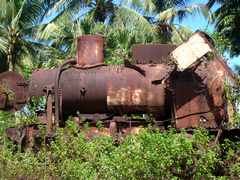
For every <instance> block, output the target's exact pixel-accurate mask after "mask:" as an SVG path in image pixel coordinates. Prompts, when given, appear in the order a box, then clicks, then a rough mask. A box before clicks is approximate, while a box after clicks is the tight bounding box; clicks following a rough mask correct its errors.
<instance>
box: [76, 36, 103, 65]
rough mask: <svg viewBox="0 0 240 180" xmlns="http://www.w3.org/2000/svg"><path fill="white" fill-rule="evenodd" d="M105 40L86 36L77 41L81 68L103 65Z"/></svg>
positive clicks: (78, 60)
mask: <svg viewBox="0 0 240 180" xmlns="http://www.w3.org/2000/svg"><path fill="white" fill-rule="evenodd" d="M103 46H104V39H103V37H102V36H99V35H94V36H93V35H84V36H80V37H78V39H77V64H78V65H79V66H86V65H95V64H101V63H103V61H104V60H103V59H104V55H103V48H104V47H103Z"/></svg>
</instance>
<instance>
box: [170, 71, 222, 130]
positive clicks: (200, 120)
mask: <svg viewBox="0 0 240 180" xmlns="http://www.w3.org/2000/svg"><path fill="white" fill-rule="evenodd" d="M173 89H174V102H173V103H174V107H175V119H176V128H196V127H204V128H217V127H218V124H217V122H216V118H215V112H214V107H213V106H212V105H211V97H210V96H209V95H208V91H207V88H206V87H205V86H203V85H202V83H201V81H199V79H197V77H196V76H195V75H194V74H192V73H181V74H179V75H178V76H177V77H176V78H175V79H174V87H173Z"/></svg>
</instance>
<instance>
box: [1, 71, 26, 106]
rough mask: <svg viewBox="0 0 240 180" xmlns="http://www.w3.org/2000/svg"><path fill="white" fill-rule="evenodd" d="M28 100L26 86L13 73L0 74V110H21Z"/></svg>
mask: <svg viewBox="0 0 240 180" xmlns="http://www.w3.org/2000/svg"><path fill="white" fill-rule="evenodd" d="M27 99H28V84H27V83H26V81H25V80H24V79H23V77H22V76H21V75H19V74H17V73H15V72H10V71H9V72H4V73H1V74H0V109H3V110H9V111H16V110H19V109H21V108H22V107H23V106H24V105H25V103H26V102H27Z"/></svg>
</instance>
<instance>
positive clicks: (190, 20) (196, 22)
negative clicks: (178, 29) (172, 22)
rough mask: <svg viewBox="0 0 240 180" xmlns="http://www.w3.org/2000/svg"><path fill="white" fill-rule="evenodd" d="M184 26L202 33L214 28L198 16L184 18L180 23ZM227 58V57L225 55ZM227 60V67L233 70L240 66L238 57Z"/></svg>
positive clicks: (196, 0) (205, 0) (202, 1)
mask: <svg viewBox="0 0 240 180" xmlns="http://www.w3.org/2000/svg"><path fill="white" fill-rule="evenodd" d="M206 2H207V0H191V2H190V3H204V4H205V3H206ZM217 8H218V5H215V6H214V7H213V10H215V9H217ZM181 24H182V25H184V26H187V27H189V28H191V29H192V30H193V31H195V30H198V29H199V30H203V31H208V32H212V31H213V30H214V26H213V25H211V24H210V25H209V24H208V22H207V20H206V19H205V18H204V17H203V16H201V15H199V14H196V15H193V16H188V17H186V18H185V19H184V20H183V22H182V23H181ZM226 56H227V57H228V55H226ZM228 59H229V65H230V66H231V67H232V68H234V66H235V65H240V57H234V58H230V57H229V58H228Z"/></svg>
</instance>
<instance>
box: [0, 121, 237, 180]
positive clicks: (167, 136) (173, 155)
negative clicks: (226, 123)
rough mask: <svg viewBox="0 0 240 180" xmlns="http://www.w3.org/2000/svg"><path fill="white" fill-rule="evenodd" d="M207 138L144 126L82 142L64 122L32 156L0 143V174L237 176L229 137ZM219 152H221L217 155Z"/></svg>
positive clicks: (44, 176) (203, 134) (40, 176)
mask: <svg viewBox="0 0 240 180" xmlns="http://www.w3.org/2000/svg"><path fill="white" fill-rule="evenodd" d="M210 140H211V138H210V136H209V135H208V133H207V132H206V131H204V130H197V131H196V132H195V133H194V134H193V136H190V135H189V134H187V133H186V132H181V133H177V132H175V131H174V130H170V131H168V132H164V133H160V132H151V131H150V130H148V129H145V130H142V131H141V132H140V134H138V135H129V136H128V137H126V138H125V139H124V140H123V142H122V143H121V144H119V145H118V146H116V145H114V143H113V140H112V138H110V137H95V138H93V139H91V140H86V139H85V136H84V134H83V133H81V132H79V129H78V127H77V126H76V125H75V124H74V123H73V122H72V121H70V122H68V124H67V127H66V128H65V129H60V128H59V129H58V130H57V133H56V137H55V140H54V142H52V145H51V147H49V148H47V149H46V148H42V149H41V151H39V152H38V153H36V154H34V153H31V152H24V153H21V152H18V151H16V150H14V149H15V148H14V145H12V144H11V143H10V142H8V141H5V143H4V144H2V146H1V148H0V166H1V168H0V169H1V178H3V179H4V178H17V177H18V178H19V177H28V178H31V177H32V178H36V179H49V178H54V179H56V178H61V179H185V178H194V179H201V178H205V179H209V178H214V177H215V176H217V175H219V174H218V170H219V168H220V167H224V168H225V170H224V172H226V173H225V174H221V175H222V176H231V177H233V178H234V177H235V178H236V177H238V176H239V175H240V171H239V158H238V159H237V160H236V159H234V158H233V157H234V155H235V153H236V152H237V151H239V150H240V149H239V146H237V145H236V144H234V143H232V142H231V141H226V142H225V143H224V144H222V145H221V146H217V145H215V146H209V142H210ZM220 148H221V149H220ZM222 152H227V155H226V156H225V155H223V159H221V158H220V155H221V154H222ZM223 163H228V164H227V165H226V166H223Z"/></svg>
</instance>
